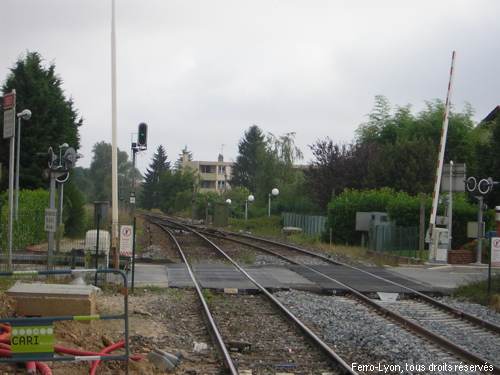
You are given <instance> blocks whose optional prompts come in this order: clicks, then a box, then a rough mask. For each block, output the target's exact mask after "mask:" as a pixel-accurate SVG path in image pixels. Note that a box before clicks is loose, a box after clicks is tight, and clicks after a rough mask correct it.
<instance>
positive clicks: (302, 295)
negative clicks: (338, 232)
mask: <svg viewBox="0 0 500 375" xmlns="http://www.w3.org/2000/svg"><path fill="white" fill-rule="evenodd" d="M276 296H277V297H278V298H279V299H280V300H281V301H282V302H283V303H284V304H285V305H286V306H288V307H289V308H290V309H291V310H292V311H293V312H294V313H295V314H297V316H298V317H299V318H301V319H303V320H304V321H306V322H308V323H309V324H310V325H311V327H314V328H315V329H316V330H317V331H318V332H319V333H320V334H321V335H322V336H323V338H324V339H325V340H326V341H327V342H329V343H331V344H332V347H334V348H335V349H336V350H337V351H338V352H339V354H340V355H341V356H343V357H344V358H345V359H346V360H347V361H348V363H351V362H357V363H359V364H363V365H374V366H379V365H380V366H384V365H386V366H391V365H393V366H397V367H395V368H393V370H394V371H388V372H386V373H399V374H417V373H418V374H469V375H470V374H475V373H476V372H464V371H462V372H460V371H459V370H458V369H457V370H456V371H455V369H453V371H439V370H438V369H436V370H434V371H432V369H431V366H432V365H433V364H434V365H440V364H443V363H447V364H448V365H452V366H453V365H455V364H459V363H460V362H459V361H458V360H456V359H455V358H453V357H451V356H450V355H448V354H446V353H445V352H443V351H442V350H440V349H439V348H437V347H434V345H432V344H430V343H429V342H427V341H424V340H423V339H421V338H419V337H416V336H414V335H413V334H411V333H410V332H408V331H406V330H404V329H402V328H400V327H399V326H397V325H395V324H393V323H391V322H390V321H388V320H386V319H384V318H382V317H381V316H379V315H376V314H374V313H373V311H372V310H371V309H369V308H367V307H365V306H364V305H361V304H359V303H358V302H357V301H356V300H354V299H351V298H346V297H337V296H333V297H331V296H328V297H327V296H319V295H316V294H312V293H307V292H299V291H287V292H279V293H277V294H276ZM412 366H413V367H412ZM416 366H420V367H419V369H418V370H417V369H416ZM359 370H360V369H359V368H358V372H360V373H377V372H380V371H377V370H376V369H369V370H371V371H359ZM382 373H384V372H383V371H382Z"/></svg>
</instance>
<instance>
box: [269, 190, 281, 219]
mask: <svg viewBox="0 0 500 375" xmlns="http://www.w3.org/2000/svg"><path fill="white" fill-rule="evenodd" d="M279 193H280V191H279V190H278V188H274V189H273V190H271V192H270V193H269V194H268V195H267V198H268V204H267V216H271V196H273V197H277V196H278V195H279Z"/></svg>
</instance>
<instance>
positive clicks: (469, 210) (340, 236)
mask: <svg viewBox="0 0 500 375" xmlns="http://www.w3.org/2000/svg"><path fill="white" fill-rule="evenodd" d="M421 199H424V204H425V223H426V229H427V225H428V221H429V215H430V210H431V204H432V202H431V199H430V197H429V196H424V198H420V197H419V196H412V195H409V194H407V193H404V192H396V191H394V190H392V189H389V188H383V189H379V190H346V191H344V192H343V193H342V194H340V195H338V196H337V197H334V198H333V199H332V200H331V201H330V203H329V205H328V223H327V226H328V228H332V232H333V237H334V241H335V242H338V243H348V244H359V243H360V241H361V233H360V232H356V231H355V225H356V212H358V211H359V212H372V211H379V212H387V213H388V214H389V217H390V219H391V221H393V222H395V223H396V225H398V226H404V227H410V226H418V225H419V221H420V201H421ZM443 212H444V207H442V205H441V206H440V207H439V210H438V214H440V215H442V214H443ZM476 216H477V206H476V205H474V204H471V203H470V202H469V201H468V200H467V196H466V195H465V194H463V193H455V194H453V247H454V248H459V247H460V246H462V245H463V244H465V243H466V242H467V240H468V239H467V233H466V232H467V222H468V221H475V220H476ZM492 218H493V216H492V211H491V210H490V211H488V212H487V213H486V215H485V220H486V222H487V227H489V226H490V225H491V223H492V220H493V219H492Z"/></svg>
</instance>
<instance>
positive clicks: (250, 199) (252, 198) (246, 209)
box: [245, 194, 255, 221]
mask: <svg viewBox="0 0 500 375" xmlns="http://www.w3.org/2000/svg"><path fill="white" fill-rule="evenodd" d="M254 200H255V197H254V196H253V195H252V194H250V195H249V196H248V197H247V199H246V201H245V221H247V220H248V203H252V202H253V201H254Z"/></svg>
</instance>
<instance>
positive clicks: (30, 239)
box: [0, 189, 49, 250]
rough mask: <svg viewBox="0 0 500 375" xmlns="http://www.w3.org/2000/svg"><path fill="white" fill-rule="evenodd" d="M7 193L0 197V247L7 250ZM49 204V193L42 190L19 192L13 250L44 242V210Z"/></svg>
mask: <svg viewBox="0 0 500 375" xmlns="http://www.w3.org/2000/svg"><path fill="white" fill-rule="evenodd" d="M7 199H8V198H7V193H3V194H2V195H1V197H0V206H1V214H0V221H1V222H0V231H1V233H0V246H1V247H2V250H5V249H6V248H7V231H8V214H9V210H8V205H7ZM48 202H49V192H48V191H46V190H43V189H37V190H21V191H20V194H19V219H18V220H17V221H15V222H14V226H13V238H14V250H20V249H24V248H25V247H26V246H27V245H32V244H38V243H40V242H43V241H45V239H46V235H47V234H46V232H45V229H44V226H45V223H44V217H45V208H46V207H47V204H48Z"/></svg>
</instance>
